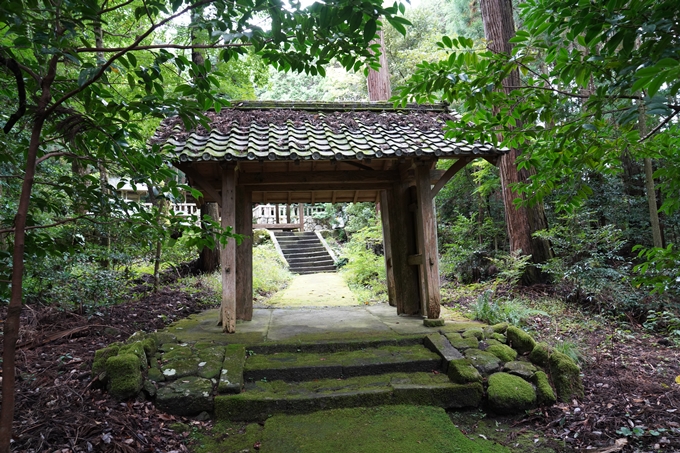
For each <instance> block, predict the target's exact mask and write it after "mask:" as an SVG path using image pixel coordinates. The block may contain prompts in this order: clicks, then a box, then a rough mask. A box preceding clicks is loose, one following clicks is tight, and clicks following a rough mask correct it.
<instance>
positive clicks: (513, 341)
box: [505, 326, 536, 354]
mask: <svg viewBox="0 0 680 453" xmlns="http://www.w3.org/2000/svg"><path fill="white" fill-rule="evenodd" d="M505 335H506V336H507V338H508V342H509V343H510V345H511V346H512V347H513V348H514V349H516V350H517V352H519V353H520V354H524V353H525V352H531V350H532V349H534V346H536V340H534V339H533V338H532V337H531V335H529V334H528V333H526V332H525V331H523V330H522V329H520V328H519V327H515V326H509V327H508V329H507V330H506V331H505Z"/></svg>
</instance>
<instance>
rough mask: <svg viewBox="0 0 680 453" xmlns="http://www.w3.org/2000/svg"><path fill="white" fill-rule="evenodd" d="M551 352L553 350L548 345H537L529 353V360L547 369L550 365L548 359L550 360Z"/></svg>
mask: <svg viewBox="0 0 680 453" xmlns="http://www.w3.org/2000/svg"><path fill="white" fill-rule="evenodd" d="M550 351H551V348H550V346H548V344H547V343H542V342H541V343H537V344H536V346H534V349H532V350H531V353H529V360H531V363H535V364H536V365H538V366H542V367H545V366H547V365H548V359H550Z"/></svg>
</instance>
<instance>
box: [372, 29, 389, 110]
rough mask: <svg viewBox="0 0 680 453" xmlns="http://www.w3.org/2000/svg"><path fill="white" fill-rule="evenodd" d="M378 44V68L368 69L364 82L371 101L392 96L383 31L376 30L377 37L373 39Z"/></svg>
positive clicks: (383, 99) (384, 99)
mask: <svg viewBox="0 0 680 453" xmlns="http://www.w3.org/2000/svg"><path fill="white" fill-rule="evenodd" d="M376 42H377V43H378V44H380V70H379V71H374V70H372V69H369V71H368V77H367V78H366V82H367V84H368V99H369V100H371V101H386V100H388V99H389V98H390V97H392V88H391V87H390V69H389V67H388V66H387V55H386V53H385V40H384V38H383V31H382V30H379V31H378V39H377V40H375V41H373V44H375V43H376Z"/></svg>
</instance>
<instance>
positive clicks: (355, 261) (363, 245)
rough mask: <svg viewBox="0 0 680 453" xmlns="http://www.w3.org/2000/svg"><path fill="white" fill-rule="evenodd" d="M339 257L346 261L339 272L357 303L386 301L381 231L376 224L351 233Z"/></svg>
mask: <svg viewBox="0 0 680 453" xmlns="http://www.w3.org/2000/svg"><path fill="white" fill-rule="evenodd" d="M341 259H344V260H346V264H345V265H344V266H343V267H342V270H341V272H342V275H343V277H344V278H345V280H346V281H347V284H348V285H349V287H350V289H351V290H352V291H353V292H354V294H355V295H356V296H357V300H359V302H360V303H369V302H384V301H386V300H387V282H386V279H387V278H386V275H385V258H384V256H382V231H381V229H380V227H379V226H378V225H373V226H369V227H365V228H362V229H361V230H359V231H358V232H356V233H354V234H353V235H352V236H351V239H350V240H349V242H347V243H346V244H345V247H344V249H343V254H342V257H341ZM344 260H343V261H344Z"/></svg>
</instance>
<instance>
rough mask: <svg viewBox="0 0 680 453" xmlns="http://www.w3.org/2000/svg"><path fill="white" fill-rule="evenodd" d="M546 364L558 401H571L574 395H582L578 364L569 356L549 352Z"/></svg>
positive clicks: (579, 396) (578, 396)
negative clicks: (548, 367)
mask: <svg viewBox="0 0 680 453" xmlns="http://www.w3.org/2000/svg"><path fill="white" fill-rule="evenodd" d="M548 364H549V366H550V374H551V376H552V379H553V383H554V384H555V390H556V392H557V397H558V398H559V400H560V401H571V399H572V398H574V397H577V398H582V397H583V382H582V381H581V370H579V368H578V365H576V363H574V361H573V360H571V359H570V358H569V356H567V355H565V354H562V353H561V352H557V351H553V353H552V354H550V359H549V360H548Z"/></svg>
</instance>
